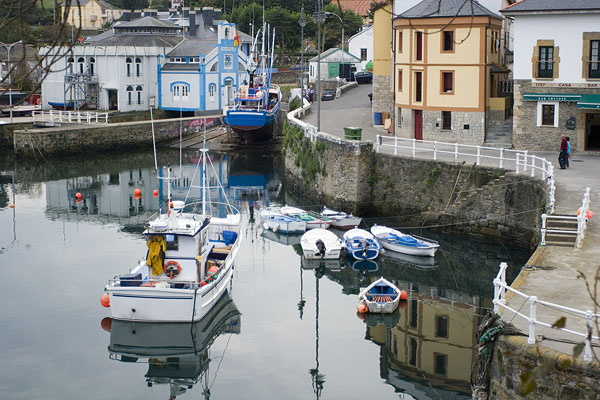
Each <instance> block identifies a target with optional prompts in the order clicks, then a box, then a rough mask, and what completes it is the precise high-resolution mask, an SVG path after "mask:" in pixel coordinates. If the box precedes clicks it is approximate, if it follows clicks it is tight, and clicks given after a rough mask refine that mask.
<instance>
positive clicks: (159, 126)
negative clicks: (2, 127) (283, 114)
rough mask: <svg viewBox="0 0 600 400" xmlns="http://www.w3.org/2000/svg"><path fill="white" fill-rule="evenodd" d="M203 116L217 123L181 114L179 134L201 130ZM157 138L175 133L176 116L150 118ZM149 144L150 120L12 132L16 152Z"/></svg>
mask: <svg viewBox="0 0 600 400" xmlns="http://www.w3.org/2000/svg"><path fill="white" fill-rule="evenodd" d="M205 120H206V122H207V124H208V126H212V125H213V124H218V123H219V120H218V119H213V118H208V119H204V118H195V117H192V118H183V119H182V121H183V124H182V128H183V130H182V131H183V135H186V134H188V133H195V132H201V131H202V129H203V123H204V121H205ZM154 132H155V136H156V141H157V142H163V141H169V140H173V139H176V138H178V137H179V134H180V120H179V119H169V120H160V121H154ZM151 145H152V122H151V121H142V122H124V123H118V124H107V125H77V126H68V127H67V126H63V127H59V128H43V129H26V130H22V131H15V132H14V151H15V154H17V155H19V156H25V157H27V156H32V157H35V156H39V153H41V154H43V155H44V157H47V156H63V155H65V154H81V153H88V152H93V151H107V150H112V149H119V150H123V149H127V148H139V147H143V146H151Z"/></svg>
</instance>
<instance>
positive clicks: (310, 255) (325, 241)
mask: <svg viewBox="0 0 600 400" xmlns="http://www.w3.org/2000/svg"><path fill="white" fill-rule="evenodd" d="M300 245H301V246H302V252H303V253H304V257H305V258H306V259H309V260H311V259H327V260H329V259H338V258H340V252H341V250H342V242H341V240H340V238H338V237H337V236H336V234H335V233H333V232H331V231H328V230H327V229H320V228H318V229H311V230H309V231H308V232H306V233H305V234H304V235H302V238H301V239H300Z"/></svg>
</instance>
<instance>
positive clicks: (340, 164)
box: [285, 135, 547, 248]
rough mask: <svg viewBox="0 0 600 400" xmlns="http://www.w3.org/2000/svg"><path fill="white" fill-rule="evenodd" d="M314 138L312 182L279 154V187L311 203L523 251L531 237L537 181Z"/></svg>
mask: <svg viewBox="0 0 600 400" xmlns="http://www.w3.org/2000/svg"><path fill="white" fill-rule="evenodd" d="M305 140H306V141H308V139H305ZM317 142H321V143H323V145H324V150H323V152H322V153H321V154H320V155H319V156H318V161H319V162H320V163H321V170H322V172H321V173H318V174H317V175H316V178H315V179H314V180H313V181H310V180H307V179H306V177H305V176H303V175H304V174H303V171H302V170H301V168H300V167H299V166H298V165H299V163H298V162H297V160H296V156H295V155H294V154H293V153H291V152H286V157H285V167H286V171H285V179H286V185H287V187H288V188H289V189H290V190H291V192H292V193H294V195H298V196H301V197H302V198H303V199H306V200H309V202H310V203H311V204H326V205H327V206H329V207H332V208H339V209H342V210H344V211H346V212H353V213H354V214H356V215H361V216H364V217H372V216H377V217H386V216H388V217H390V216H393V217H396V218H398V219H399V220H402V221H404V222H406V223H411V224H415V225H417V226H425V227H433V229H436V230H438V231H442V232H446V233H463V234H467V235H469V236H470V237H471V238H473V239H475V240H481V241H490V240H492V241H495V242H498V243H514V244H515V245H518V246H520V247H529V248H533V247H534V246H535V245H536V244H537V243H538V241H539V230H540V215H541V213H542V212H543V210H544V207H545V201H546V198H547V191H546V184H545V182H543V181H539V180H531V179H530V177H529V176H523V175H516V174H514V173H507V171H506V170H502V169H497V168H487V167H481V166H475V165H467V164H454V163H445V162H438V161H428V160H418V159H410V158H402V157H395V156H392V155H387V154H380V153H379V154H378V153H375V152H374V149H373V148H372V143H370V142H357V141H347V140H343V139H339V138H333V139H332V138H330V137H329V136H328V135H319V136H318V138H317ZM323 145H320V146H323ZM313 146H316V145H315V144H313Z"/></svg>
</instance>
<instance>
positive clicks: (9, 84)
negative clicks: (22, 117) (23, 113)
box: [0, 40, 23, 124]
mask: <svg viewBox="0 0 600 400" xmlns="http://www.w3.org/2000/svg"><path fill="white" fill-rule="evenodd" d="M22 42H23V40H19V41H18V42H14V43H13V44H11V45H10V46H7V45H6V44H4V43H2V42H0V44H1V45H2V46H4V48H5V49H6V51H7V53H8V104H9V106H10V123H11V124H12V123H13V109H12V74H11V73H10V72H11V69H12V68H11V65H10V49H11V48H12V47H13V46H14V45H15V44H19V43H22Z"/></svg>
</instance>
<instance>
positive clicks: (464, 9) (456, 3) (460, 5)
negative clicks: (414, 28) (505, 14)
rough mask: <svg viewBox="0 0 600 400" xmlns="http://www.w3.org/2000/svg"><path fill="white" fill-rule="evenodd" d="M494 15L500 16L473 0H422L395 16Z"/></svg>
mask: <svg viewBox="0 0 600 400" xmlns="http://www.w3.org/2000/svg"><path fill="white" fill-rule="evenodd" d="M471 16H475V17H480V16H483V17H495V18H500V16H499V15H498V14H496V13H494V12H492V11H490V10H488V9H487V8H485V7H484V6H482V5H481V4H479V3H478V2H477V1H475V0H473V1H472V2H469V1H465V0H423V1H422V2H420V3H419V4H417V5H416V6H414V7H412V8H409V9H408V10H406V11H405V12H403V13H402V14H400V16H399V17H397V18H437V17H471Z"/></svg>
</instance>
